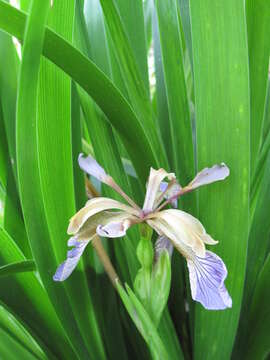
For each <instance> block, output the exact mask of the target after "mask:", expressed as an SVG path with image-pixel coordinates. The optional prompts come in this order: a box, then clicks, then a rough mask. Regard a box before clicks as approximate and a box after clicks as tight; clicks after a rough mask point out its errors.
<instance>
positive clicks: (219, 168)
mask: <svg viewBox="0 0 270 360" xmlns="http://www.w3.org/2000/svg"><path fill="white" fill-rule="evenodd" d="M229 175H230V170H229V168H228V166H227V165H226V164H224V163H221V164H217V165H214V166H212V167H211V168H205V169H203V170H202V171H200V172H199V173H198V174H197V175H196V177H195V178H194V179H193V180H192V181H191V182H190V183H189V184H188V186H186V187H185V189H189V190H194V189H197V188H198V187H200V186H203V185H207V184H211V183H213V182H216V181H220V180H224V179H225V178H226V177H227V176H229Z"/></svg>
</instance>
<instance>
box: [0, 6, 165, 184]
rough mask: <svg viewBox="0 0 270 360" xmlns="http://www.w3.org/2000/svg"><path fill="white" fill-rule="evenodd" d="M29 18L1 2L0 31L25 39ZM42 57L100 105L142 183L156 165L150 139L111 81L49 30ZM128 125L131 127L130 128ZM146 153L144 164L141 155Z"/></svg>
mask: <svg viewBox="0 0 270 360" xmlns="http://www.w3.org/2000/svg"><path fill="white" fill-rule="evenodd" d="M25 21H26V16H25V15H24V14H23V13H22V12H20V11H18V10H16V9H14V8H13V7H11V6H9V5H8V4H6V3H4V2H3V1H2V0H1V1H0V28H2V29H3V30H5V31H7V32H8V33H10V34H12V35H13V36H16V37H17V38H18V39H19V40H20V41H22V40H23V34H24V27H25ZM43 54H44V55H45V56H46V57H48V59H50V60H51V61H52V62H54V63H55V64H56V65H57V66H59V67H60V68H61V69H62V70H64V71H65V72H66V73H67V74H68V75H70V76H71V77H72V78H73V79H74V80H75V81H76V82H77V83H78V84H79V85H80V86H81V87H82V88H83V89H84V90H85V91H86V92H87V93H88V94H89V95H90V96H91V97H92V98H93V99H94V100H95V101H96V103H97V104H98V105H99V106H100V108H101V109H102V110H103V112H104V113H105V114H106V115H107V117H108V119H109V120H110V121H111V123H112V125H113V126H114V127H115V128H116V129H117V131H118V132H119V134H120V135H121V137H122V141H123V143H124V144H125V145H126V146H127V149H128V151H129V155H130V158H131V159H132V161H133V163H134V166H135V168H136V171H137V173H138V175H139V177H140V180H141V181H142V183H145V181H146V179H147V176H148V170H149V167H150V166H157V163H158V161H157V160H156V158H155V157H154V154H153V151H152V150H151V146H150V143H149V140H148V139H147V138H146V135H145V133H144V131H143V129H142V126H141V124H140V123H139V121H138V119H137V117H136V115H135V113H134V111H133V110H132V108H131V107H130V105H129V104H128V103H127V101H126V100H125V98H124V97H123V96H122V95H121V93H120V92H119V91H118V89H117V88H116V87H115V86H114V85H113V84H112V83H111V82H110V80H109V79H108V78H107V77H106V76H105V75H104V74H103V73H102V72H101V71H100V70H99V69H98V68H97V67H96V66H95V65H94V64H93V63H92V62H91V61H90V60H89V59H87V58H86V57H85V56H84V55H83V54H82V53H80V52H79V51H78V50H76V49H75V48H74V47H73V46H72V45H71V44H69V43H68V42H66V41H65V40H64V39H63V38H61V37H60V36H58V35H57V34H56V33H54V32H53V31H51V30H49V29H47V30H46V34H45V39H44V48H43ZM127 123H128V126H127ZM138 148H139V149H141V151H142V152H143V154H144V163H143V164H142V161H141V156H139V155H138Z"/></svg>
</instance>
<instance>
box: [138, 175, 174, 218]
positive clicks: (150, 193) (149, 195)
mask: <svg viewBox="0 0 270 360" xmlns="http://www.w3.org/2000/svg"><path fill="white" fill-rule="evenodd" d="M165 178H168V179H169V180H173V179H175V175H174V174H173V173H167V172H166V171H165V170H164V169H159V170H155V169H153V168H151V169H150V175H149V178H148V184H147V189H146V195H145V199H144V204H143V211H144V213H145V214H147V213H149V212H151V211H152V210H153V208H154V205H155V202H156V200H157V197H158V194H159V190H160V184H161V182H162V181H163V180H164V179H165Z"/></svg>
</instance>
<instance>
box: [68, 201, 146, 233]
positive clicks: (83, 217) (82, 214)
mask: <svg viewBox="0 0 270 360" xmlns="http://www.w3.org/2000/svg"><path fill="white" fill-rule="evenodd" d="M109 209H118V210H122V211H124V212H127V213H128V214H133V215H137V216H139V212H138V211H137V210H135V209H134V208H132V207H130V206H128V205H125V204H122V203H120V202H119V201H116V200H113V199H109V198H103V197H99V198H94V199H91V200H89V201H88V202H87V203H86V205H85V206H84V207H83V208H82V209H81V210H79V211H78V212H77V213H76V214H75V215H74V216H73V217H72V218H71V219H70V223H69V227H68V234H76V233H77V232H78V231H79V230H80V229H81V227H82V226H83V225H84V223H85V222H86V221H87V220H88V219H89V218H91V217H92V216H94V215H95V214H97V213H100V212H102V211H104V210H109Z"/></svg>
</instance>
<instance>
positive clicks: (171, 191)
mask: <svg viewBox="0 0 270 360" xmlns="http://www.w3.org/2000/svg"><path fill="white" fill-rule="evenodd" d="M168 185H169V184H168V183H167V182H166V181H162V182H161V184H160V187H159V189H160V191H161V192H164V191H165V190H166V189H167V187H168ZM179 190H181V186H180V185H179V184H178V183H175V184H173V186H172V187H171V189H169V190H168V192H166V194H165V195H164V198H165V199H166V200H167V199H170V198H172V197H173V196H174V195H176V194H177V193H178V192H179ZM171 205H172V207H173V208H175V209H177V208H178V200H177V198H176V199H173V200H172V201H171Z"/></svg>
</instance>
